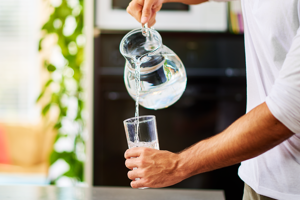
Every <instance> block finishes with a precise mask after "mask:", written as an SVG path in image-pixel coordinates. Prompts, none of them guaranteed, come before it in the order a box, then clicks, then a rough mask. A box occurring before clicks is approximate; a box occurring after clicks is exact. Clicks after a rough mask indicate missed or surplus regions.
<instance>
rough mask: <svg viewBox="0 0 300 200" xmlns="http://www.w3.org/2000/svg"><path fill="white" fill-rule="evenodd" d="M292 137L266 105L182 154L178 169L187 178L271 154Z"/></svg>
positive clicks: (258, 107) (255, 109)
mask: <svg viewBox="0 0 300 200" xmlns="http://www.w3.org/2000/svg"><path fill="white" fill-rule="evenodd" d="M292 135H293V133H292V132H291V131H290V130H289V129H288V128H287V127H286V126H284V125H283V124H282V123H281V122H280V121H278V120H277V119H276V118H275V117H274V116H273V115H272V113H271V112H270V110H269V109H268V107H267V105H266V103H263V104H261V105H259V106H257V107H256V108H254V109H253V110H252V111H250V112H249V113H247V114H245V115H244V116H242V117H241V118H239V119H238V120H237V121H235V122H234V123H233V124H232V125H231V126H229V127H228V128H227V129H226V130H224V131H223V132H222V133H220V134H218V135H215V136H213V137H211V138H209V139H206V140H203V141H200V142H198V143H197V144H195V145H194V146H192V147H190V148H189V149H187V150H185V151H183V152H181V153H180V154H179V155H180V158H181V159H180V160H179V162H178V170H179V171H180V172H182V175H183V177H184V178H187V177H190V176H193V175H195V174H198V173H203V172H207V171H211V170H214V169H218V168H221V167H226V166H229V165H233V164H236V163H239V162H241V161H244V160H247V159H250V158H253V157H255V156H258V155H260V154H262V153H264V152H266V151H268V150H269V149H271V148H273V147H274V146H276V145H278V144H280V143H281V142H283V141H284V140H286V139H287V138H289V137H290V136H292Z"/></svg>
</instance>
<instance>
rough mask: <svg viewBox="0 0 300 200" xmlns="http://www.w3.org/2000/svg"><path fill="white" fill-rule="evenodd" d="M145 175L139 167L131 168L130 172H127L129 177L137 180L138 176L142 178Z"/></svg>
mask: <svg viewBox="0 0 300 200" xmlns="http://www.w3.org/2000/svg"><path fill="white" fill-rule="evenodd" d="M143 175H144V174H143V173H142V172H141V170H140V169H138V168H137V169H134V170H131V171H128V173H127V176H128V178H129V179H131V180H136V179H137V178H142V177H143Z"/></svg>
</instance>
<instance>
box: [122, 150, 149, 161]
mask: <svg viewBox="0 0 300 200" xmlns="http://www.w3.org/2000/svg"><path fill="white" fill-rule="evenodd" d="M144 149H145V147H134V148H131V149H127V150H126V151H125V154H124V157H125V158H126V159H129V158H131V157H139V156H140V155H141V153H142V152H143V150H144Z"/></svg>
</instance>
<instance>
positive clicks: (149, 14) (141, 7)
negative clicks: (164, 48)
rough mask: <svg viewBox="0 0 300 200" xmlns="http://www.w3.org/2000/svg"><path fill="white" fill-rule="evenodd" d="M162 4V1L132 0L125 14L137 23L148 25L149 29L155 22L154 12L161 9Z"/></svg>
mask: <svg viewBox="0 0 300 200" xmlns="http://www.w3.org/2000/svg"><path fill="white" fill-rule="evenodd" d="M163 2H164V0H132V1H131V2H130V3H129V5H128V7H127V12H128V13H129V14H130V15H132V16H133V17H134V18H135V19H136V20H137V21H138V22H140V23H142V24H145V23H148V27H151V26H153V25H154V24H155V22H156V20H155V17H156V12H157V11H159V10H160V9H161V7H162V4H163Z"/></svg>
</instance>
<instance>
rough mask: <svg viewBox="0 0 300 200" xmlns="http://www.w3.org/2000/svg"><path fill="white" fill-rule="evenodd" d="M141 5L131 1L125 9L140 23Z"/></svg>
mask: <svg viewBox="0 0 300 200" xmlns="http://www.w3.org/2000/svg"><path fill="white" fill-rule="evenodd" d="M142 10H143V6H142V5H140V4H138V3H136V2H133V1H131V2H130V3H129V5H128V7H127V9H126V11H127V12H128V13H129V14H130V15H131V16H133V17H134V18H135V19H136V20H137V21H138V22H140V23H141V16H142Z"/></svg>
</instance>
